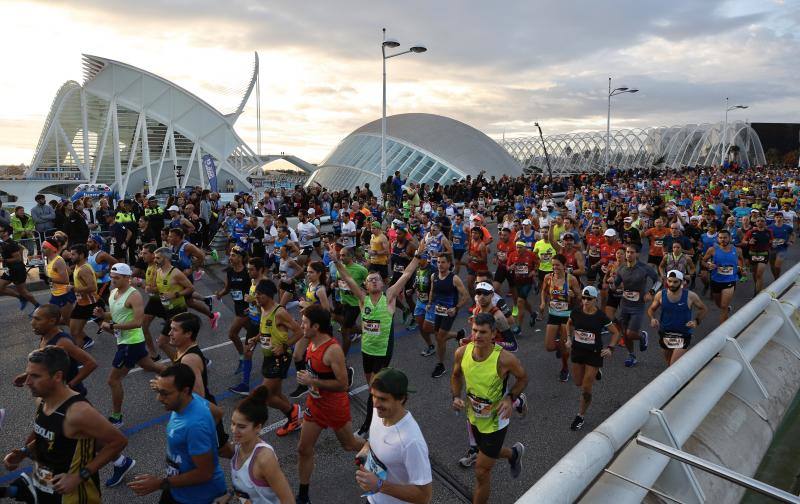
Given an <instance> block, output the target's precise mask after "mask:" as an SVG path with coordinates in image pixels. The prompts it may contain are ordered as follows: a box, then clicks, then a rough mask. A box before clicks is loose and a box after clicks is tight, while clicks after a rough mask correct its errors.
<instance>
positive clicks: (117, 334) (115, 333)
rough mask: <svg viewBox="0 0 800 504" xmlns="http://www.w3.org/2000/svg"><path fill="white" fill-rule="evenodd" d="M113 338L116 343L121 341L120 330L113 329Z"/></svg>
mask: <svg viewBox="0 0 800 504" xmlns="http://www.w3.org/2000/svg"><path fill="white" fill-rule="evenodd" d="M114 337H115V338H117V340H118V341H119V340H121V339H122V331H121V330H120V329H114Z"/></svg>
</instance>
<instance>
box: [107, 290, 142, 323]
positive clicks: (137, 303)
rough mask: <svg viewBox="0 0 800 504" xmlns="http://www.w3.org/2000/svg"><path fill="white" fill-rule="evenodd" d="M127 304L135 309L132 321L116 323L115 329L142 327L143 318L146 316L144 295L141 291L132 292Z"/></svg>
mask: <svg viewBox="0 0 800 504" xmlns="http://www.w3.org/2000/svg"><path fill="white" fill-rule="evenodd" d="M125 306H127V307H128V308H130V309H131V310H133V317H132V319H131V321H130V322H123V323H120V324H114V329H119V330H125V329H136V328H137V327H142V319H143V318H144V302H143V301H142V295H141V294H139V291H135V292H132V293H131V295H130V296H128V300H127V301H126V302H125Z"/></svg>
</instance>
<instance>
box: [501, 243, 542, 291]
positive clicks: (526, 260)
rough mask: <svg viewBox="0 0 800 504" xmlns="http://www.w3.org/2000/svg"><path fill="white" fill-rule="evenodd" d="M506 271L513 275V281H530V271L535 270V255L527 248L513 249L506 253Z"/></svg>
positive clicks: (531, 279)
mask: <svg viewBox="0 0 800 504" xmlns="http://www.w3.org/2000/svg"><path fill="white" fill-rule="evenodd" d="M506 266H507V268H508V271H510V272H511V273H512V274H513V275H514V281H515V282H519V283H531V282H533V277H532V276H530V275H531V273H532V272H535V271H536V255H535V254H534V253H533V252H531V251H530V250H528V249H522V251H521V252H520V251H519V250H516V249H515V250H513V251H512V252H510V253H509V254H508V261H507V262H506Z"/></svg>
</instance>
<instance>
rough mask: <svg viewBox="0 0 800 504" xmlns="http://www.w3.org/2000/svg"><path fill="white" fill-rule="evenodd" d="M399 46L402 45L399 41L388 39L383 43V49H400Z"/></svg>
mask: <svg viewBox="0 0 800 504" xmlns="http://www.w3.org/2000/svg"><path fill="white" fill-rule="evenodd" d="M399 45H400V42H398V41H397V39H393V38H390V39H386V40H384V41H383V47H388V48H390V49H394V48H395V47H398V46H399Z"/></svg>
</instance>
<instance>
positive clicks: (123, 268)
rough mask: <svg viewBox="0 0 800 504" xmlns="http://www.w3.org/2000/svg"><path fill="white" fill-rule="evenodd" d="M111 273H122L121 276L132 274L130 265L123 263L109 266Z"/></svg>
mask: <svg viewBox="0 0 800 504" xmlns="http://www.w3.org/2000/svg"><path fill="white" fill-rule="evenodd" d="M111 273H116V274H117V275H122V276H131V275H133V272H132V271H131V267H130V266H128V265H127V264H125V263H117V264H115V265H114V266H111Z"/></svg>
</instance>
